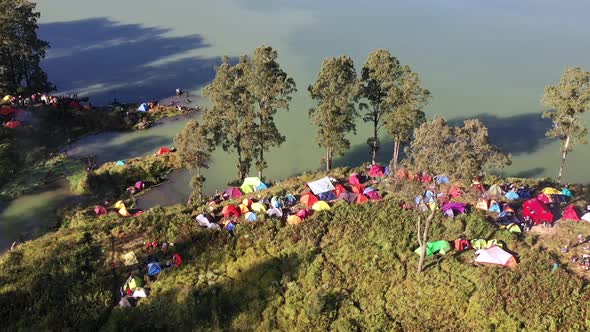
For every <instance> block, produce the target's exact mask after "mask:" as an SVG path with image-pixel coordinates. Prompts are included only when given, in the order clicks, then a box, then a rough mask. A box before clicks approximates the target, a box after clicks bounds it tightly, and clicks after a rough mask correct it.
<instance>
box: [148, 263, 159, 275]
mask: <svg viewBox="0 0 590 332" xmlns="http://www.w3.org/2000/svg"><path fill="white" fill-rule="evenodd" d="M160 272H162V268H161V267H160V264H158V263H156V262H153V263H149V264H148V265H147V274H148V276H150V277H152V276H155V275H158V274H160Z"/></svg>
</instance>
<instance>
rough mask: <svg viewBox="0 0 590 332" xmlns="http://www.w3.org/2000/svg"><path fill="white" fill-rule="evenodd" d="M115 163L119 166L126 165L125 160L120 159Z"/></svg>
mask: <svg viewBox="0 0 590 332" xmlns="http://www.w3.org/2000/svg"><path fill="white" fill-rule="evenodd" d="M115 165H117V166H125V162H124V161H123V160H119V161H117V163H115Z"/></svg>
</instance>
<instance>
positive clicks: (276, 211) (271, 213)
mask: <svg viewBox="0 0 590 332" xmlns="http://www.w3.org/2000/svg"><path fill="white" fill-rule="evenodd" d="M266 215H267V216H269V217H277V218H282V217H283V211H282V210H281V209H277V208H270V209H268V210H266Z"/></svg>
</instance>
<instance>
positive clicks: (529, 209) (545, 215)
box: [522, 198, 553, 224]
mask: <svg viewBox="0 0 590 332" xmlns="http://www.w3.org/2000/svg"><path fill="white" fill-rule="evenodd" d="M522 215H523V216H525V217H529V218H531V220H533V222H534V223H535V224H541V223H543V222H553V213H551V211H549V209H547V206H545V204H544V203H543V202H541V201H540V200H538V199H536V198H533V199H529V200H527V201H525V202H524V203H523V204H522Z"/></svg>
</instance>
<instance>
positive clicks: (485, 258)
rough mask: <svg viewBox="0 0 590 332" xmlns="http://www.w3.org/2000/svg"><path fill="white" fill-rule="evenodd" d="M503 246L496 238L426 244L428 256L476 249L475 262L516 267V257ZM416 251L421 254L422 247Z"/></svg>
mask: <svg viewBox="0 0 590 332" xmlns="http://www.w3.org/2000/svg"><path fill="white" fill-rule="evenodd" d="M501 247H502V244H501V243H500V242H498V240H496V239H493V240H484V239H476V240H471V241H469V240H467V239H463V238H460V239H457V240H455V241H452V245H451V243H449V241H445V240H440V241H433V242H428V243H427V244H426V256H432V255H445V254H447V253H449V252H450V251H452V250H453V249H454V250H456V251H458V252H462V251H466V250H471V249H475V250H476V251H475V254H474V256H475V260H474V262H475V263H480V264H485V265H488V264H489V265H500V266H506V267H515V266H516V264H517V262H516V258H515V257H514V256H513V255H512V254H510V253H508V252H507V251H505V250H504V249H502V248H501ZM414 252H415V253H416V254H418V255H420V254H421V252H422V247H418V248H417V249H416V250H414Z"/></svg>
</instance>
